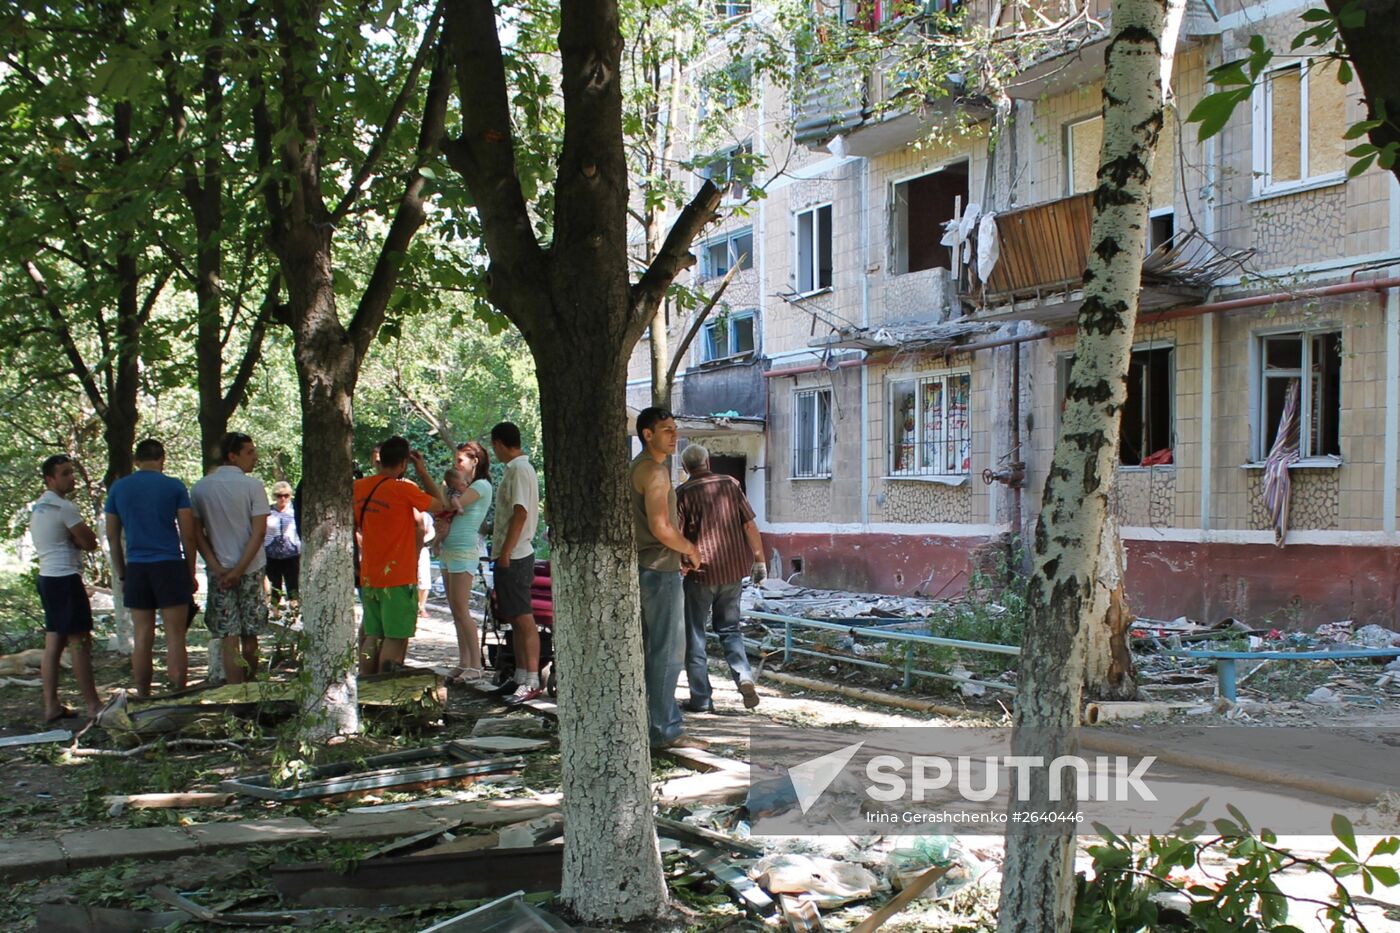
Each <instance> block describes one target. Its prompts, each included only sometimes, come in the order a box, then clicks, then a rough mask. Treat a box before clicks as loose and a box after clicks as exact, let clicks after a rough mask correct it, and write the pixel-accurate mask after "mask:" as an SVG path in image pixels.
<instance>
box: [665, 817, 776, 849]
mask: <svg viewBox="0 0 1400 933" xmlns="http://www.w3.org/2000/svg"><path fill="white" fill-rule="evenodd" d="M656 832H657V835H659V836H670V837H671V838H673V839H679V840H681V841H682V842H694V843H699V844H700V845H702V846H708V847H709V848H712V849H717V850H719V851H721V852H724V851H731V852H742V853H744V854H745V855H751V856H753V857H754V858H762V857H763V856H764V855H766V854H767V852H766V851H765V850H764V848H763V846H760V845H756V844H755V843H752V842H749V841H747V840H745V839H739V838H737V837H735V836H727V835H725V834H724V833H717V832H715V831H714V830H712V829H705V828H704V827H703V826H696V825H694V824H693V823H685V822H682V821H680V820H673V819H669V818H667V817H664V816H657V817H656Z"/></svg>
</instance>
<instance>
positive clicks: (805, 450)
mask: <svg viewBox="0 0 1400 933" xmlns="http://www.w3.org/2000/svg"><path fill="white" fill-rule="evenodd" d="M792 420H793V424H794V426H795V430H794V431H793V445H792V475H793V476H794V477H795V478H798V479H815V478H824V477H829V476H831V390H830V389H805V390H803V391H801V392H797V393H796V394H794V395H793V419H792Z"/></svg>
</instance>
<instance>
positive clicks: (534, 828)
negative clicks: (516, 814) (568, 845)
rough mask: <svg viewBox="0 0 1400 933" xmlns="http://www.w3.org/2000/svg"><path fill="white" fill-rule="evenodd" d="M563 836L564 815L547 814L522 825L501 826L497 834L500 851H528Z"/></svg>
mask: <svg viewBox="0 0 1400 933" xmlns="http://www.w3.org/2000/svg"><path fill="white" fill-rule="evenodd" d="M562 835H564V815H563V814H562V813H547V814H545V815H544V816H540V817H536V818H535V819H533V820H526V821H525V822H523V823H511V824H510V825H509V826H502V827H501V828H500V830H499V831H498V832H497V837H498V838H499V839H500V847H501V848H502V849H528V848H532V847H534V846H538V845H541V844H542V843H544V842H546V841H548V840H550V839H558V838H559V837H560V836H562Z"/></svg>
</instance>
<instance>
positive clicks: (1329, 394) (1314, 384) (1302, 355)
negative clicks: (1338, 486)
mask: <svg viewBox="0 0 1400 933" xmlns="http://www.w3.org/2000/svg"><path fill="white" fill-rule="evenodd" d="M1259 342H1260V353H1259V359H1260V366H1261V369H1260V386H1259V409H1258V415H1259V418H1260V419H1261V420H1260V421H1259V422H1258V424H1259V425H1260V426H1261V427H1262V430H1261V431H1259V432H1258V433H1259V441H1260V445H1259V447H1258V448H1257V449H1256V450H1255V452H1254V458H1255V460H1256V461H1259V460H1264V459H1265V458H1267V457H1268V456H1269V450H1270V449H1271V448H1272V447H1273V446H1274V438H1275V437H1276V436H1277V435H1278V428H1279V422H1280V421H1281V420H1282V419H1283V414H1284V405H1285V403H1286V402H1287V399H1288V386H1289V384H1290V383H1291V382H1293V381H1294V380H1299V383H1300V384H1299V389H1300V393H1299V400H1298V401H1299V404H1298V419H1299V424H1298V429H1299V439H1298V440H1299V442H1298V452H1299V454H1300V455H1301V456H1304V457H1340V456H1341V455H1342V443H1341V420H1342V335H1341V332H1340V331H1325V332H1317V331H1311V332H1296V333H1290V334H1269V335H1267V336H1265V337H1261V338H1260V341H1259ZM1305 374H1306V378H1304V376H1305Z"/></svg>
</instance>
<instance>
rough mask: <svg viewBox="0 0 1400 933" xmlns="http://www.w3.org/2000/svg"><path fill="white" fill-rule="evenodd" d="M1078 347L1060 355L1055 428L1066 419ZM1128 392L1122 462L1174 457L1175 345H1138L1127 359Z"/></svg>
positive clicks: (1161, 461) (1156, 462) (1162, 461)
mask: <svg viewBox="0 0 1400 933" xmlns="http://www.w3.org/2000/svg"><path fill="white" fill-rule="evenodd" d="M1073 365H1074V354H1073V353H1059V354H1056V356H1055V399H1056V402H1057V404H1056V406H1055V428H1056V434H1057V435H1058V433H1059V429H1060V427H1061V426H1062V425H1063V423H1064V411H1065V397H1066V395H1067V394H1068V392H1069V372H1070V367H1071V366H1073ZM1127 389H1128V397H1127V400H1126V401H1125V402H1124V404H1123V411H1122V414H1121V415H1120V416H1119V421H1118V462H1119V463H1120V464H1122V465H1123V466H1163V465H1166V464H1169V463H1173V462H1175V451H1174V450H1173V447H1174V445H1175V443H1176V437H1175V431H1176V351H1175V350H1174V348H1172V347H1169V346H1168V347H1161V346H1159V347H1153V346H1146V347H1137V348H1134V349H1133V351H1132V355H1131V357H1130V358H1129V362H1128V378H1127Z"/></svg>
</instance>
